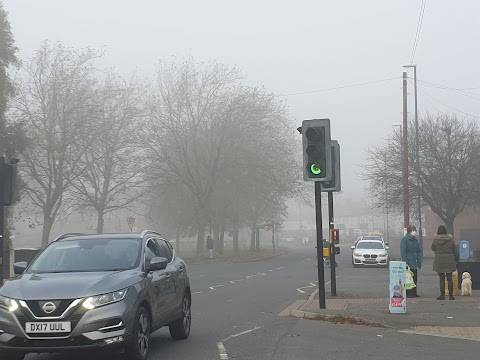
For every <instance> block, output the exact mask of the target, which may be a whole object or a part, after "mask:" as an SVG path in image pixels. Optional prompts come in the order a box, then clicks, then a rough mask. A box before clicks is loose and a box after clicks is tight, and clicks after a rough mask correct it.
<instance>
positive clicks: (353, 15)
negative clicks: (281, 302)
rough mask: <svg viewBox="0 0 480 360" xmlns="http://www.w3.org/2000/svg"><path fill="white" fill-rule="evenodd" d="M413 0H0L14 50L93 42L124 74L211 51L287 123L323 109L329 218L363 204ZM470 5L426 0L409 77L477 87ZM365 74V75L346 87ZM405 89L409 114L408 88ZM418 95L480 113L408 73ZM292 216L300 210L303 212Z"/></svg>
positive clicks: (404, 52) (392, 111) (406, 48)
mask: <svg viewBox="0 0 480 360" xmlns="http://www.w3.org/2000/svg"><path fill="white" fill-rule="evenodd" d="M421 5H422V1H421V0H417V1H413V0H406V1H402V2H400V1H380V0H378V1H368V0H367V1H362V2H359V1H334V2H333V1H296V2H292V1H279V0H275V1H273V0H263V1H249V0H246V1H241V2H240V1H237V2H231V1H229V2H226V1H211V0H204V1H193V0H192V1H153V0H144V1H135V2H134V1H123V0H120V1H119V0H102V1H93V0H83V1H74V0H70V1H61V0H56V1H55V0H42V1H39V0H4V6H5V9H6V10H7V11H8V12H9V19H10V22H11V25H12V32H13V34H14V36H15V40H16V45H17V46H18V47H19V48H20V53H19V57H20V58H21V59H27V58H28V57H29V56H30V55H31V54H32V53H33V52H34V50H35V49H36V48H38V46H39V45H40V43H41V41H43V40H44V39H48V40H50V41H52V42H56V41H60V42H62V43H63V44H64V45H65V46H72V47H86V46H90V47H95V48H103V49H104V50H105V51H106V54H105V56H104V57H103V59H102V60H101V61H102V62H104V63H105V64H104V65H106V66H115V67H116V68H117V70H118V71H119V72H120V74H122V75H125V76H128V75H129V74H131V73H132V72H135V73H136V74H138V75H139V76H142V77H152V78H153V76H154V71H155V64H156V63H157V61H158V60H159V59H167V58H169V57H171V56H176V57H183V56H192V57H194V58H195V59H196V60H200V61H202V60H205V61H208V60H218V61H220V62H222V63H225V64H227V65H238V66H239V67H240V68H241V69H243V71H244V73H245V74H246V75H247V80H246V81H245V83H247V84H250V85H263V86H265V87H266V88H267V89H268V90H269V91H271V92H273V93H275V94H277V95H278V96H279V97H280V98H282V99H285V100H286V101H287V103H288V104H289V108H290V113H291V116H292V117H293V118H294V119H295V121H296V124H297V125H300V123H301V121H302V120H304V119H310V118H326V117H328V118H330V119H331V121H332V138H335V139H338V141H339V142H340V144H341V150H342V186H343V194H342V195H341V196H337V203H338V204H339V211H340V213H339V212H338V211H337V215H341V211H342V210H341V209H342V204H343V207H344V208H345V207H347V208H348V207H349V206H351V204H356V205H355V206H358V207H359V208H360V209H361V208H362V207H363V208H364V207H366V206H367V205H366V204H368V200H367V199H366V198H365V197H366V195H365V193H364V191H363V190H364V185H363V183H362V181H361V180H360V179H359V172H360V171H361V166H362V164H363V160H364V149H365V148H366V147H367V146H370V145H372V144H373V145H374V144H376V143H379V142H382V141H383V139H384V138H385V137H386V136H387V135H388V134H390V133H392V132H393V131H395V130H394V129H393V128H392V125H393V124H398V123H400V122H401V119H402V114H401V111H402V93H401V91H402V89H401V86H402V82H401V75H402V71H403V69H402V65H406V64H408V63H410V60H411V59H412V49H413V45H414V39H415V35H416V32H417V24H418V20H419V19H418V18H419V13H420V8H421ZM479 10H480V4H479V3H478V2H477V1H473V0H472V1H460V2H458V1H457V2H453V1H435V2H428V3H427V6H426V9H425V13H424V18H423V22H422V27H421V31H420V36H419V41H418V46H417V49H416V52H415V57H414V59H413V63H415V64H417V65H418V69H417V71H418V79H419V81H427V82H430V83H435V84H441V85H443V86H446V87H449V88H458V89H471V91H472V92H475V91H478V89H479V88H480V84H479V83H478V78H479V69H478V63H479V60H480V59H479V54H480V50H479V47H478V34H479V31H480V23H478V21H477V17H478V13H479ZM409 76H412V77H413V71H412V72H411V73H409ZM392 78H396V79H392ZM383 80H385V81H383ZM377 81H378V82H377ZM369 82H375V83H373V84H366V85H362V86H351V85H357V84H364V83H369ZM408 86H409V111H410V112H411V113H412V114H413V86H412V84H411V83H409V85H408ZM418 101H419V113H420V114H422V113H424V112H426V111H432V112H439V111H440V112H450V113H457V114H458V115H460V116H462V115H465V114H468V115H470V116H471V117H477V114H479V115H480V111H478V99H473V98H469V97H466V96H461V95H459V94H458V93H455V92H452V91H449V90H445V89H440V88H438V86H436V85H433V86H432V85H429V86H427V84H424V83H420V82H419V99H418ZM460 110H461V111H460ZM292 131H296V130H295V128H292ZM299 156H301V154H299ZM312 190H313V186H312ZM312 197H313V191H312ZM348 204H350V205H348ZM362 204H365V205H362ZM360 209H359V210H360ZM300 211H301V210H300V207H299V206H298V205H297V204H295V203H294V202H292V203H291V207H290V216H291V217H292V218H299V217H300ZM380 211H381V210H380ZM303 214H304V215H302V217H305V216H307V217H309V216H310V217H311V212H310V214H309V215H308V210H307V212H305V209H303Z"/></svg>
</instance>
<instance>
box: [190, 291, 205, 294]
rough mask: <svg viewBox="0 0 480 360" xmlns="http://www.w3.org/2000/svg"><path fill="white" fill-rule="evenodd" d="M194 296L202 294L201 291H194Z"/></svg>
mask: <svg viewBox="0 0 480 360" xmlns="http://www.w3.org/2000/svg"><path fill="white" fill-rule="evenodd" d="M196 294H203V291H195V292H193V293H192V295H196Z"/></svg>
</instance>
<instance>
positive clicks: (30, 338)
mask: <svg viewBox="0 0 480 360" xmlns="http://www.w3.org/2000/svg"><path fill="white" fill-rule="evenodd" d="M15 273H16V274H18V276H16V277H14V278H12V279H9V280H8V281H6V283H5V284H4V285H3V287H1V288H0V359H2V360H13V359H15V360H19V359H23V358H24V357H25V354H27V353H29V352H35V353H43V352H48V353H53V352H58V351H68V350H80V349H99V348H105V347H112V348H124V349H125V351H126V352H127V355H128V359H132V360H145V359H147V357H148V353H149V348H150V334H151V333H152V332H154V331H156V330H158V329H160V328H161V327H163V326H169V328H170V334H171V336H172V338H174V339H178V340H180V339H186V338H187V337H188V336H189V334H190V326H191V310H190V307H191V293H190V282H189V279H188V275H187V267H186V264H185V262H184V261H183V260H182V259H180V258H179V257H177V256H176V255H175V251H174V249H173V248H172V246H171V244H170V243H169V242H168V241H167V240H165V239H163V238H162V237H161V235H160V234H158V233H156V232H153V231H144V232H143V233H141V234H102V235H80V234H65V235H62V236H61V237H60V238H58V239H56V240H55V241H54V242H52V243H51V244H50V245H48V246H47V247H46V248H45V249H44V250H43V251H42V252H41V253H40V254H39V255H38V256H37V257H36V258H35V259H34V260H33V261H32V263H31V264H29V265H28V264H27V263H16V264H15Z"/></svg>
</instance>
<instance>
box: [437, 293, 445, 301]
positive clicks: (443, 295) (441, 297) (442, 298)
mask: <svg viewBox="0 0 480 360" xmlns="http://www.w3.org/2000/svg"><path fill="white" fill-rule="evenodd" d="M437 300H445V294H442V295H440V296H439V297H438V298H437Z"/></svg>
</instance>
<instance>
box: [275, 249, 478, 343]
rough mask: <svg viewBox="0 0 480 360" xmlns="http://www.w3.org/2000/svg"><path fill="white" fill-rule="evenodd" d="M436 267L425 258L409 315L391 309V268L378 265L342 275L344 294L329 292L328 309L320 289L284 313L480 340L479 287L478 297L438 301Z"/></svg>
mask: <svg viewBox="0 0 480 360" xmlns="http://www.w3.org/2000/svg"><path fill="white" fill-rule="evenodd" d="M432 266H433V260H432V259H426V261H425V264H424V267H423V269H421V270H420V271H419V286H418V292H419V294H421V297H419V298H413V299H412V298H407V313H406V314H390V313H389V311H388V303H389V299H388V297H387V296H388V283H389V281H388V280H389V274H388V270H387V269H385V271H380V272H379V271H378V269H371V268H369V269H358V271H355V272H353V271H352V272H344V273H343V274H342V275H341V276H339V279H338V287H337V295H339V296H337V297H331V296H330V293H328V292H326V298H327V299H326V309H320V304H319V290H318V289H317V290H316V291H314V292H313V293H312V294H311V296H310V297H309V299H308V300H306V301H303V300H301V301H296V302H294V303H293V304H292V305H291V306H289V307H288V308H287V309H285V310H284V311H283V312H282V313H281V315H282V316H288V315H291V316H295V317H298V318H305V319H318V320H326V321H334V322H344V323H349V322H350V323H365V324H370V326H378V327H389V328H394V329H400V330H403V332H405V333H412V334H423V335H430V336H442V337H452V338H459V339H468V340H476V341H480V323H479V321H478V317H476V316H472V314H476V313H478V312H479V309H480V291H474V292H473V296H461V295H458V296H455V300H453V301H451V300H445V301H439V300H437V299H436V297H437V296H438V295H439V288H438V287H439V284H438V275H437V274H436V273H434V272H433V271H432V270H430V269H432ZM340 273H341V272H340ZM360 276H362V277H364V278H365V280H366V281H364V282H361V285H360V286H358V284H357V285H355V283H357V282H358V279H359V277H360ZM367 279H370V280H367ZM367 285H368V286H367ZM327 289H328V287H327ZM372 295H373V296H372Z"/></svg>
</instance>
